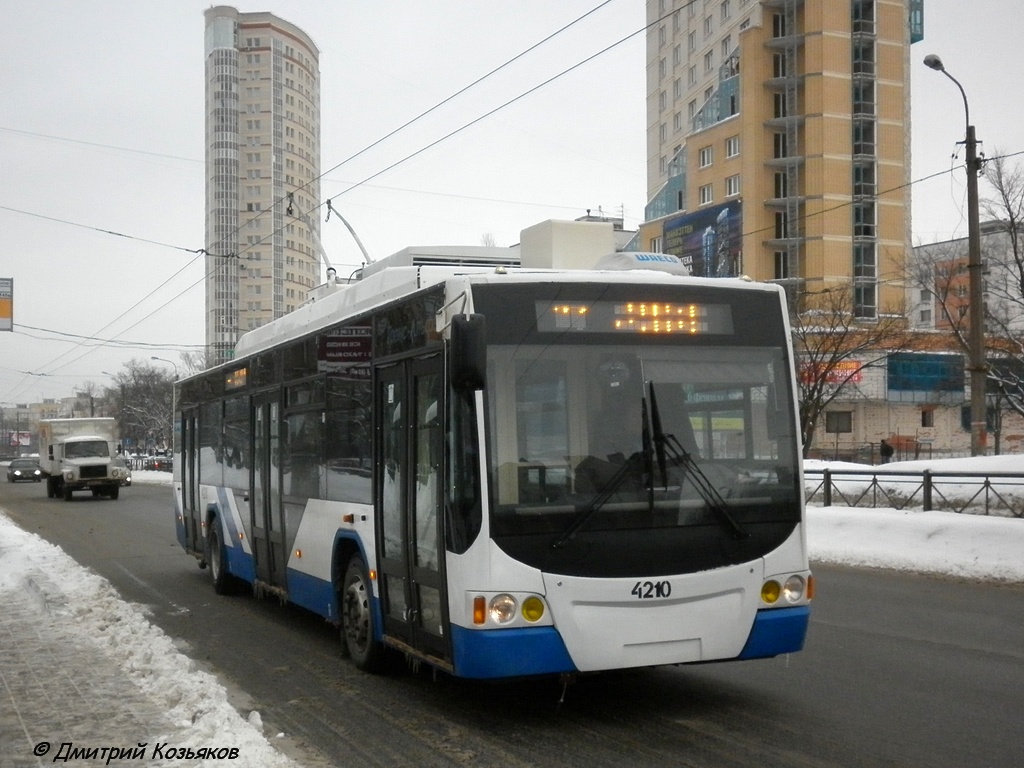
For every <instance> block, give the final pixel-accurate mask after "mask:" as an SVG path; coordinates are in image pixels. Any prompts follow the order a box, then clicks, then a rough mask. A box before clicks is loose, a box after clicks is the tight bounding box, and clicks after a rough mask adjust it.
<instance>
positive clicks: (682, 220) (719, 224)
mask: <svg viewBox="0 0 1024 768" xmlns="http://www.w3.org/2000/svg"><path fill="white" fill-rule="evenodd" d="M742 235H743V215H742V204H741V203H740V201H739V200H733V201H731V202H728V203H722V204H721V205H710V206H708V207H707V208H701V209H700V210H698V211H694V212H692V213H684V214H681V215H679V216H676V217H675V218H672V219H668V220H667V221H666V222H665V228H664V240H663V243H664V245H663V250H664V251H665V253H670V254H673V255H675V256H678V257H679V258H680V260H682V262H683V263H684V264H686V265H687V266H689V267H690V274H692V275H693V276H694V277H737V276H739V274H740V267H741V256H742V245H743V237H742Z"/></svg>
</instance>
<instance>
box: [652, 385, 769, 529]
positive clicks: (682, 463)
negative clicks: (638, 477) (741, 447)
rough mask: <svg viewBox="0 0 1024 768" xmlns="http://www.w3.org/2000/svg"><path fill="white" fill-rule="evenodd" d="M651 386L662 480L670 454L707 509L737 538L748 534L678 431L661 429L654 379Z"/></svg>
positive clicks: (655, 440) (655, 439)
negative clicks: (674, 432)
mask: <svg viewBox="0 0 1024 768" xmlns="http://www.w3.org/2000/svg"><path fill="white" fill-rule="evenodd" d="M648 386H649V388H650V392H651V420H652V422H653V423H654V445H655V451H656V453H657V455H658V469H659V471H660V472H661V473H662V478H663V484H665V485H667V483H664V478H665V477H666V469H665V467H666V464H667V460H668V458H671V460H672V464H673V466H676V467H681V468H682V470H683V472H684V474H685V475H687V476H689V478H690V482H692V483H693V487H694V489H695V490H696V491H697V494H698V495H699V496H700V497H701V499H702V500H703V501H704V503H705V504H707V506H708V509H710V510H711V511H712V512H714V513H715V514H716V515H718V516H719V517H720V518H721V520H722V522H723V523H725V526H726V527H727V528H728V529H729V530H730V531H731V532H732V535H733V536H735V537H736V538H737V539H745V538H747V536H748V535H749V534H748V533H747V532H746V531H745V530H743V528H742V527H741V526H740V524H739V522H737V520H736V518H735V517H733V516H732V514H731V513H730V512H729V509H728V506H727V504H726V502H725V499H723V498H722V494H720V493H719V492H718V489H717V488H716V487H715V485H714V483H712V482H711V481H710V480H709V479H708V476H707V475H705V474H704V472H703V471H701V468H700V467H698V466H697V462H695V461H694V460H693V456H692V455H690V453H689V452H688V451H687V450H686V449H685V448H683V446H682V444H681V443H680V442H679V440H677V439H676V437H675V435H672V434H666V433H665V432H664V430H662V428H661V414H660V413H659V412H658V400H657V398H656V397H655V395H654V382H653V381H652V382H650V383H649V385H648Z"/></svg>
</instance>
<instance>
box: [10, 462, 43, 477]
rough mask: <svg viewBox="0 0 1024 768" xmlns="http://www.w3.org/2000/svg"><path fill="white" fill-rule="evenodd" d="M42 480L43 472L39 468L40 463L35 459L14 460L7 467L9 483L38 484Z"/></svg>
mask: <svg viewBox="0 0 1024 768" xmlns="http://www.w3.org/2000/svg"><path fill="white" fill-rule="evenodd" d="M42 479H43V470H41V469H40V468H39V462H38V461H36V460H35V459H12V460H11V463H10V464H9V465H8V467H7V482H8V483H16V482H18V481H19V480H31V481H32V482H35V483H38V482H39V481H40V480H42Z"/></svg>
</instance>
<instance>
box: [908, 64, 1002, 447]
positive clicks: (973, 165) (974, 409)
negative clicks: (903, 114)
mask: <svg viewBox="0 0 1024 768" xmlns="http://www.w3.org/2000/svg"><path fill="white" fill-rule="evenodd" d="M924 63H925V66H927V67H930V68H931V69H934V70H936V71H938V72H941V73H942V74H944V75H945V76H946V77H948V78H949V79H950V80H952V81H953V82H954V83H955V84H956V87H957V88H959V89H960V95H961V96H962V97H963V99H964V120H965V122H966V125H967V133H966V137H965V139H964V147H965V148H966V150H967V278H968V281H969V282H968V299H969V305H968V307H967V310H968V315H967V318H968V323H969V324H970V328H969V329H968V330H969V335H968V338H967V349H968V353H969V357H970V364H969V365H968V370H969V371H970V372H971V456H982V455H984V454H985V442H986V433H985V379H986V371H987V370H988V365H987V363H986V362H985V306H984V299H983V297H982V279H983V275H982V264H981V225H980V223H979V221H978V174H979V173H981V162H980V161H979V160H978V140H977V139H976V138H975V136H974V126H973V125H971V110H970V107H968V106H967V94H966V93H965V92H964V87H963V86H962V85H960V81H959V80H957V79H956V78H955V77H953V76H952V75H951V74H949V72H947V71H946V68H945V67H944V66H942V59H940V58H939V57H938V56H936V55H935V54H928V55H927V56H925V57H924Z"/></svg>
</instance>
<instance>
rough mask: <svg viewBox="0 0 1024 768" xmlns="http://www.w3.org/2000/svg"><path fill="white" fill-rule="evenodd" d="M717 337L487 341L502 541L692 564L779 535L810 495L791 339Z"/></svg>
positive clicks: (555, 556)
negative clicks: (804, 487)
mask: <svg viewBox="0 0 1024 768" xmlns="http://www.w3.org/2000/svg"><path fill="white" fill-rule="evenodd" d="M779 327H780V328H781V324H780V326H779ZM489 330H490V329H489ZM737 335H738V334H737ZM784 338H785V337H784V336H782V337H781V340H782V341H783V342H784ZM530 340H531V341H532V339H530ZM538 340H540V339H538ZM611 341H614V342H616V343H610V342H611ZM709 342H710V340H708V339H705V340H703V343H700V344H693V343H690V342H688V340H686V339H685V338H682V337H681V343H678V344H677V343H666V341H665V340H664V339H663V338H658V339H656V340H649V339H648V338H647V337H645V336H643V335H630V336H625V337H615V338H614V339H610V338H609V336H608V335H607V334H601V335H597V334H595V335H593V336H588V335H586V334H572V335H567V336H562V337H559V338H558V339H557V341H556V340H555V339H552V340H551V343H546V344H544V343H536V344H534V343H520V344H491V345H490V346H489V347H488V364H489V368H488V373H487V381H488V389H487V404H488V419H487V434H488V443H489V444H488V449H489V450H488V461H489V487H490V495H491V501H492V516H491V527H492V536H493V537H494V539H495V541H497V542H498V544H499V545H500V546H502V548H503V549H505V550H506V551H507V552H509V554H512V555H513V556H515V557H516V558H518V559H521V560H523V561H524V562H528V563H530V564H533V565H535V566H537V567H540V568H542V569H545V570H548V571H553V572H560V573H567V574H581V575H635V574H641V573H659V572H660V573H685V572H692V571H695V570H703V569H707V568H712V567H717V566H723V565H727V564H731V563H736V562H744V561H747V560H750V559H753V558H756V557H760V556H762V555H763V554H765V553H766V552H768V551H769V550H770V549H772V548H774V547H776V546H778V545H779V544H780V543H781V542H782V541H783V540H784V539H785V538H786V536H788V535H789V534H790V533H791V532H792V530H793V527H794V526H795V524H796V523H797V522H798V521H799V519H800V514H801V511H800V510H801V505H802V496H801V494H800V493H799V489H798V482H797V480H798V465H797V462H798V452H797V441H796V439H795V417H794V412H793V401H792V396H793V395H792V391H791V388H790V385H789V383H788V370H789V368H788V359H787V357H786V350H785V347H783V346H782V345H781V344H780V345H779V346H770V345H764V346H749V345H748V344H738V343H737V344H735V345H730V344H723V345H716V344H713V343H709Z"/></svg>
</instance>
